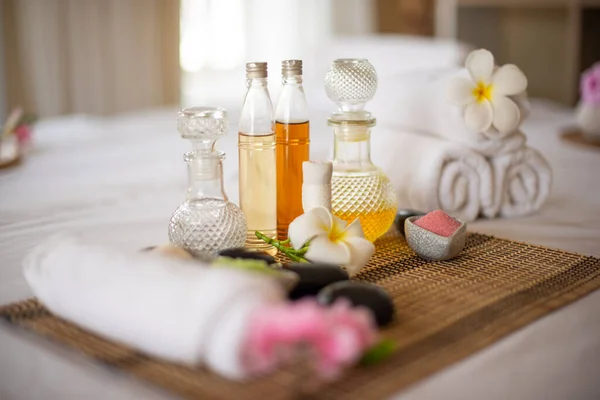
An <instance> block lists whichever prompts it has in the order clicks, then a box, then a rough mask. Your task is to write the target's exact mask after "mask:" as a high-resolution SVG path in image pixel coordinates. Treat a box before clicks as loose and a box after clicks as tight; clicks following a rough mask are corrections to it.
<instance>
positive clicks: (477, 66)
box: [465, 49, 494, 83]
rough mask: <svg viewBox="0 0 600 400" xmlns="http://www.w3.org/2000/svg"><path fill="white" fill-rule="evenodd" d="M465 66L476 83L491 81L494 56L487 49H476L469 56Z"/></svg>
mask: <svg viewBox="0 0 600 400" xmlns="http://www.w3.org/2000/svg"><path fill="white" fill-rule="evenodd" d="M465 66H466V67H467V70H469V74H471V78H473V80H474V81H475V83H479V82H480V81H483V82H485V83H489V82H490V80H491V78H492V72H494V56H493V55H492V53H490V52H489V51H487V50H485V49H479V50H474V51H472V52H471V53H470V54H469V56H468V57H467V60H466V61H465Z"/></svg>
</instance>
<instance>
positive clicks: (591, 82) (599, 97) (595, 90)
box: [580, 62, 600, 105]
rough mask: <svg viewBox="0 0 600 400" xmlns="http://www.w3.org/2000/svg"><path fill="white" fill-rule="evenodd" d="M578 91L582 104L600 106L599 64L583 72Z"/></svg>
mask: <svg viewBox="0 0 600 400" xmlns="http://www.w3.org/2000/svg"><path fill="white" fill-rule="evenodd" d="M580 89H581V98H582V100H583V102H584V103H590V104H596V105H600V62H597V63H595V64H594V65H592V66H591V67H590V68H588V69H587V70H585V71H584V72H583V74H582V75H581V82H580Z"/></svg>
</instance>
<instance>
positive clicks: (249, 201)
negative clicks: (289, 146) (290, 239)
mask: <svg viewBox="0 0 600 400" xmlns="http://www.w3.org/2000/svg"><path fill="white" fill-rule="evenodd" d="M246 87H247V88H248V90H247V91H246V96H245V98H244V105H243V107H242V113H241V116H240V124H239V135H238V152H239V171H240V177H239V189H240V193H239V194H240V208H241V209H242V211H243V212H244V215H245V216H246V222H247V226H248V231H247V236H246V247H249V248H253V249H257V250H262V251H266V252H268V253H271V254H275V253H276V252H277V249H275V248H274V247H273V246H271V245H269V244H266V243H265V242H264V241H262V240H260V239H258V238H257V237H256V235H255V232H256V231H261V232H262V233H263V234H264V235H265V236H267V237H269V238H273V239H275V238H276V236H277V169H276V168H277V165H276V162H275V157H276V156H275V132H274V131H273V106H272V103H271V97H270V96H269V91H268V89H267V63H264V62H252V63H248V64H246Z"/></svg>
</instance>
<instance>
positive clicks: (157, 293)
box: [24, 235, 284, 379]
mask: <svg viewBox="0 0 600 400" xmlns="http://www.w3.org/2000/svg"><path fill="white" fill-rule="evenodd" d="M24 274H25V278H26V280H27V283H28V284H29V286H30V287H31V289H32V290H33V293H34V294H35V296H36V297H37V298H38V299H39V300H40V301H41V302H42V303H43V304H44V305H45V306H46V307H47V308H48V309H49V310H50V311H52V312H53V313H54V314H56V315H58V316H60V317H62V318H64V319H66V320H68V321H71V322H73V323H75V324H77V325H79V326H81V327H83V328H86V329H88V330H90V331H92V332H95V333H97V334H98V335H101V336H104V337H106V338H108V339H111V340H115V341H118V342H121V343H123V344H125V345H128V346H130V347H132V348H135V349H138V350H140V351H143V352H145V353H147V354H150V355H154V356H158V357H162V358H165V359H167V360H171V361H175V362H180V363H184V364H188V365H192V366H196V365H200V364H204V365H206V366H207V367H208V368H210V369H212V370H214V371H216V372H218V373H220V374H222V375H224V376H226V377H228V378H231V379H241V378H244V377H246V370H245V368H244V365H243V361H242V357H241V348H242V345H243V342H244V339H245V337H246V336H245V335H246V332H247V330H246V324H247V322H248V321H249V318H250V316H251V315H252V313H254V312H256V311H257V310H259V309H260V308H261V307H263V306H264V305H265V304H268V303H271V302H277V301H282V300H283V298H284V294H283V292H282V289H281V287H280V285H278V284H277V283H275V282H274V281H272V280H270V279H264V278H261V277H258V276H256V275H253V274H251V273H247V272H244V271H240V270H237V269H230V268H208V267H207V266H206V265H203V264H199V263H198V262H194V261H184V260H179V259H175V258H172V257H169V258H167V257H166V256H160V255H157V254H145V253H140V252H131V253H127V252H122V251H118V250H116V249H112V248H110V247H104V246H100V245H96V244H88V243H83V242H81V241H80V240H78V239H76V238H74V237H72V236H62V235H61V236H56V237H53V238H51V239H49V240H48V241H46V242H45V243H43V244H41V245H40V246H38V247H37V248H35V249H34V250H33V251H32V252H31V253H30V254H29V255H28V256H27V257H26V259H25V261H24Z"/></svg>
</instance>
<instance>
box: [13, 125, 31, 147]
mask: <svg viewBox="0 0 600 400" xmlns="http://www.w3.org/2000/svg"><path fill="white" fill-rule="evenodd" d="M15 135H16V136H17V141H18V142H19V145H24V144H27V143H28V142H29V141H30V140H31V129H29V126H27V125H19V126H17V128H16V129H15Z"/></svg>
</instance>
